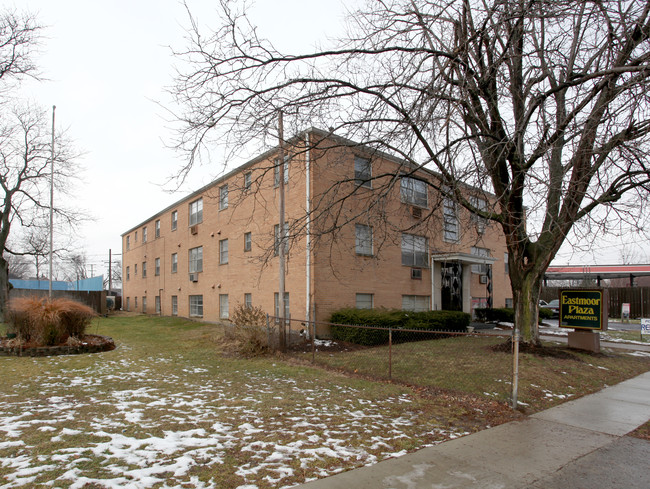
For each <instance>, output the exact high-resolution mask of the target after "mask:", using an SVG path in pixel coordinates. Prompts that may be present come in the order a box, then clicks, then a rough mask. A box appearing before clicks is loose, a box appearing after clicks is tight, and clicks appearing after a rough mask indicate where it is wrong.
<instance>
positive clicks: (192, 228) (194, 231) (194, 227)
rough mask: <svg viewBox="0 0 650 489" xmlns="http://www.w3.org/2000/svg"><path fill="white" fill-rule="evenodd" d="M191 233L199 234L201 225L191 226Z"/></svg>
mask: <svg viewBox="0 0 650 489" xmlns="http://www.w3.org/2000/svg"><path fill="white" fill-rule="evenodd" d="M190 233H192V234H198V233H199V225H198V224H195V225H194V226H190Z"/></svg>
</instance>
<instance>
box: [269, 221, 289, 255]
mask: <svg viewBox="0 0 650 489" xmlns="http://www.w3.org/2000/svg"><path fill="white" fill-rule="evenodd" d="M273 235H274V243H273V249H274V253H275V255H276V256H277V255H278V253H279V252H280V225H279V224H275V225H274V226H273ZM284 239H285V242H284V254H285V255H286V254H287V253H288V252H289V223H288V222H285V223H284Z"/></svg>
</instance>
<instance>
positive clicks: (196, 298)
mask: <svg viewBox="0 0 650 489" xmlns="http://www.w3.org/2000/svg"><path fill="white" fill-rule="evenodd" d="M190 316H193V317H203V296H202V295H191V296H190Z"/></svg>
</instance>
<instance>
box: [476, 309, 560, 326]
mask: <svg viewBox="0 0 650 489" xmlns="http://www.w3.org/2000/svg"><path fill="white" fill-rule="evenodd" d="M474 314H475V315H476V320H477V321H480V322H482V323H514V322H515V310H514V309H513V308H511V307H500V308H492V309H491V308H487V307H477V308H475V309H474ZM552 316H553V311H551V310H550V309H544V308H542V307H540V308H539V322H542V321H543V320H544V319H551V317H552Z"/></svg>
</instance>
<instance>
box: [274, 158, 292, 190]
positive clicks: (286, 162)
mask: <svg viewBox="0 0 650 489" xmlns="http://www.w3.org/2000/svg"><path fill="white" fill-rule="evenodd" d="M284 183H285V185H286V184H288V183H289V156H285V157H284ZM279 185H280V161H279V160H278V159H277V158H276V159H275V165H274V166H273V186H274V187H277V186H279Z"/></svg>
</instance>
